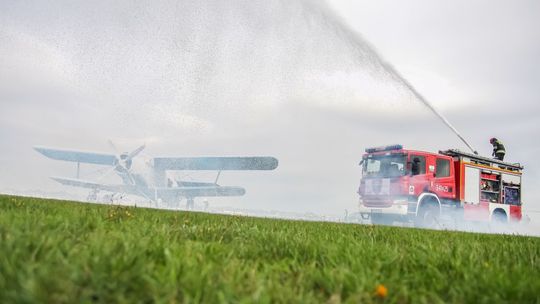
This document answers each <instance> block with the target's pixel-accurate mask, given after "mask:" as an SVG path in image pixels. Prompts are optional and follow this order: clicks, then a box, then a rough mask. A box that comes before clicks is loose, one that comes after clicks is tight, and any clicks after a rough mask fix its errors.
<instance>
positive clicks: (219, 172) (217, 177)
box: [214, 170, 221, 185]
mask: <svg viewBox="0 0 540 304" xmlns="http://www.w3.org/2000/svg"><path fill="white" fill-rule="evenodd" d="M220 175H221V170H219V171H218V173H217V176H216V180H215V181H214V184H216V185H217V181H218V179H219V176H220Z"/></svg>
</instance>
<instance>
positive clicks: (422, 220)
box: [415, 202, 440, 228]
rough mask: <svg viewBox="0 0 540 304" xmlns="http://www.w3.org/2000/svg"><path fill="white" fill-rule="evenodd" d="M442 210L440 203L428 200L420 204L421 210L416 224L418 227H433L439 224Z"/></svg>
mask: <svg viewBox="0 0 540 304" xmlns="http://www.w3.org/2000/svg"><path fill="white" fill-rule="evenodd" d="M439 217H440V210H439V205H438V204H435V203H432V202H426V203H424V204H422V205H420V210H418V214H417V215H416V223H415V224H416V225H415V226H417V227H423V228H433V227H436V226H437V225H438V224H439Z"/></svg>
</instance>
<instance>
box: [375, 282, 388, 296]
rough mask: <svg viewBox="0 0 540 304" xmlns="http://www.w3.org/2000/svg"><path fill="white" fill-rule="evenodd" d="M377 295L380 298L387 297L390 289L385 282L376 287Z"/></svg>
mask: <svg viewBox="0 0 540 304" xmlns="http://www.w3.org/2000/svg"><path fill="white" fill-rule="evenodd" d="M375 295H376V296H377V297H379V298H386V296H387V295H388V289H387V288H386V287H385V286H384V285H383V284H379V285H377V288H376V289H375Z"/></svg>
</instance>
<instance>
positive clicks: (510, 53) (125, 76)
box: [0, 0, 540, 214]
mask: <svg viewBox="0 0 540 304" xmlns="http://www.w3.org/2000/svg"><path fill="white" fill-rule="evenodd" d="M539 23H540V2H538V1H451V2H450V1H400V2H397V3H396V2H395V1H346V0H332V1H329V2H328V3H325V2H320V1H307V0H306V1H297V2H294V1H263V0H260V1H257V0H256V1H218V0H215V1H148V2H139V1H137V2H135V1H127V0H126V1H115V2H113V3H110V2H109V1H91V2H86V1H80V2H77V1H76V2H73V1H50V2H47V1H6V0H3V1H1V2H0V150H1V151H2V152H1V154H0V167H1V168H2V170H1V171H0V191H12V190H16V191H20V192H24V191H26V190H35V189H46V190H47V191H51V192H52V191H59V190H65V189H64V188H62V187H61V186H60V185H57V184H55V183H54V182H53V181H51V180H49V179H48V176H50V175H67V176H72V175H73V173H74V168H73V166H72V165H71V166H70V165H68V164H63V163H58V162H54V161H52V160H49V159H46V158H44V157H42V156H41V155H39V154H37V153H36V152H35V151H33V150H32V149H31V147H32V146H33V145H47V146H57V147H64V148H72V149H82V150H97V151H105V152H107V151H110V150H109V147H108V145H107V140H108V139H112V140H113V141H115V142H116V143H117V145H118V146H120V147H121V148H122V149H123V150H130V149H134V148H135V147H137V146H138V145H140V144H142V143H146V144H147V146H148V147H147V149H146V150H145V156H146V157H151V156H194V155H273V156H276V157H277V158H279V160H280V167H279V168H278V169H277V170H276V171H272V172H233V173H228V174H224V175H223V177H222V180H221V183H222V184H224V185H241V186H245V187H246V189H247V194H246V196H245V197H241V198H235V199H232V200H225V201H220V200H216V201H215V203H216V204H227V205H231V206H234V207H239V208H254V209H275V210H284V211H313V212H317V213H321V214H341V213H342V211H343V210H344V209H349V210H355V208H356V206H357V195H356V193H355V192H356V188H357V186H358V185H357V184H358V180H359V178H360V172H359V168H358V166H357V163H358V160H359V159H360V157H361V155H362V152H363V151H364V149H365V148H366V147H369V146H376V145H383V144H393V143H402V144H404V145H405V146H406V147H408V148H414V149H425V150H428V151H437V150H440V149H441V150H442V149H447V148H459V149H463V150H466V147H465V146H464V145H463V144H462V143H461V142H460V141H459V139H458V138H457V137H456V136H455V135H454V134H453V133H451V131H450V130H449V129H448V128H446V127H445V126H444V125H443V124H442V123H441V122H440V121H439V120H438V119H437V118H436V117H435V116H434V115H433V114H432V113H430V112H429V111H428V110H427V109H426V108H425V107H423V106H422V105H421V104H420V103H419V102H417V101H416V100H414V98H413V97H412V96H411V94H410V93H409V92H408V91H407V90H406V89H405V88H403V87H401V86H400V85H399V83H397V82H395V81H394V80H392V78H391V77H388V74H387V73H386V72H385V71H384V69H383V68H382V67H381V64H380V62H379V61H378V56H377V55H375V53H373V50H375V51H376V52H378V54H379V55H380V56H381V58H383V59H384V60H385V61H386V62H389V63H390V64H392V65H394V66H395V67H396V69H397V70H399V71H400V72H401V74H402V75H404V76H405V77H406V78H407V79H408V80H409V81H410V82H411V83H412V84H413V85H415V86H416V87H417V88H418V90H419V91H420V92H422V94H424V95H425V96H426V97H427V98H428V99H429V100H430V101H431V102H432V103H433V104H434V105H435V106H436V107H437V108H438V109H439V110H440V112H441V113H443V115H445V116H446V117H447V118H448V119H449V120H450V122H452V123H453V124H454V125H455V127H456V128H457V129H458V130H459V131H461V133H462V134H463V135H464V137H465V138H467V139H468V140H469V141H470V143H471V144H472V145H473V146H474V147H475V148H476V149H477V150H478V151H479V152H481V154H484V155H487V156H489V155H490V154H491V146H490V145H489V143H488V140H489V138H490V137H493V136H495V137H498V138H500V139H502V141H503V142H504V143H505V145H506V147H507V159H508V160H509V161H512V162H520V163H522V164H524V165H525V167H526V169H525V177H524V180H525V189H524V200H525V202H526V203H528V204H529V205H528V208H530V209H536V210H539V209H540V203H538V202H535V198H536V197H539V195H540V191H539V190H538V182H537V181H538V178H539V177H540V176H539V175H540V166H539V165H538V164H537V162H536V159H537V156H538V155H539V153H540V143H539V141H538V140H536V139H537V137H538V134H539V133H540V127H539V126H538V120H539V114H540V103H539V92H540V90H539V84H540V64H539V61H538V54H540V24H539ZM83 169H85V170H86V171H87V172H90V171H92V170H93V169H91V168H83ZM88 175H90V173H88ZM202 177H203V178H210V179H211V177H210V176H205V175H204V174H203V176H202Z"/></svg>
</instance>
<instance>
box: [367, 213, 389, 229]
mask: <svg viewBox="0 0 540 304" xmlns="http://www.w3.org/2000/svg"><path fill="white" fill-rule="evenodd" d="M371 223H372V224H373V225H387V226H391V225H392V224H393V223H394V221H393V220H392V219H391V218H390V217H389V216H385V215H384V214H376V213H374V214H371Z"/></svg>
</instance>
